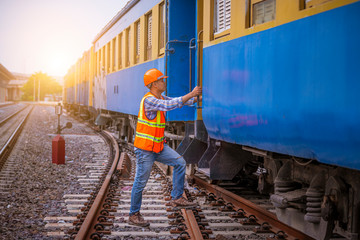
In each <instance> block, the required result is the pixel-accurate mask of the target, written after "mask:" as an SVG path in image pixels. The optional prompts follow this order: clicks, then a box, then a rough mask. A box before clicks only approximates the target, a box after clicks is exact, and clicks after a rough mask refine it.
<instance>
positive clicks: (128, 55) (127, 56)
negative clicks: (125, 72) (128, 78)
mask: <svg viewBox="0 0 360 240" xmlns="http://www.w3.org/2000/svg"><path fill="white" fill-rule="evenodd" d="M125 46H126V48H125V66H126V67H129V66H130V27H129V28H128V29H126V43H125Z"/></svg>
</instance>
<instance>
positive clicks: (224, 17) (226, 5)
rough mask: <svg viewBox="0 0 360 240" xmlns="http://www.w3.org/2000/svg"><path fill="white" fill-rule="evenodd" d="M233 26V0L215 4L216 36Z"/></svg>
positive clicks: (216, 1)
mask: <svg viewBox="0 0 360 240" xmlns="http://www.w3.org/2000/svg"><path fill="white" fill-rule="evenodd" d="M230 26H231V0H215V2H214V34H218V33H221V32H223V31H225V30H227V29H230Z"/></svg>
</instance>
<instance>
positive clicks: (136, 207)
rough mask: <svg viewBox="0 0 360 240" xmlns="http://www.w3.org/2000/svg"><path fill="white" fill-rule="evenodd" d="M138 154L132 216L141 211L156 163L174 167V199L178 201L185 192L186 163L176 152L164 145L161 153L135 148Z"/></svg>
mask: <svg viewBox="0 0 360 240" xmlns="http://www.w3.org/2000/svg"><path fill="white" fill-rule="evenodd" d="M135 154H136V175H135V181H134V184H133V187H132V190H131V206H130V216H131V215H133V214H134V213H136V212H138V211H140V207H141V202H142V192H143V190H144V188H145V185H146V183H147V181H148V179H149V177H150V172H151V168H152V165H153V164H154V162H155V161H158V162H161V163H164V164H166V165H170V166H173V167H174V171H173V190H172V191H171V197H172V199H178V198H180V197H181V196H182V194H183V191H184V180H185V168H186V162H185V160H184V158H183V157H182V156H180V155H179V154H178V153H177V152H176V151H175V150H173V149H172V148H170V147H169V146H168V145H166V144H164V149H163V150H162V151H161V152H159V153H155V152H150V151H145V150H142V149H138V148H135Z"/></svg>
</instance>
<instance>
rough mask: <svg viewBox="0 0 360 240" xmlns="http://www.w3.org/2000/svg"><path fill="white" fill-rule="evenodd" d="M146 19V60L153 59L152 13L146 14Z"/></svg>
mask: <svg viewBox="0 0 360 240" xmlns="http://www.w3.org/2000/svg"><path fill="white" fill-rule="evenodd" d="M145 19H146V30H145V34H146V38H145V39H146V52H145V61H146V60H150V59H151V50H152V36H151V34H152V14H151V13H149V14H147V15H146V16H145Z"/></svg>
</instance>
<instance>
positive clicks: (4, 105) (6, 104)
mask: <svg viewBox="0 0 360 240" xmlns="http://www.w3.org/2000/svg"><path fill="white" fill-rule="evenodd" d="M14 104H15V103H13V102H12V103H5V104H1V105H0V108H2V107H7V106H11V105H14Z"/></svg>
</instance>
